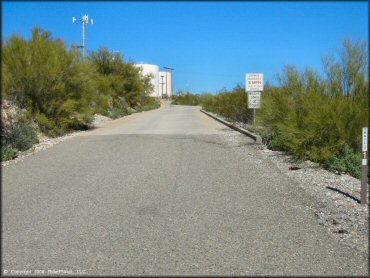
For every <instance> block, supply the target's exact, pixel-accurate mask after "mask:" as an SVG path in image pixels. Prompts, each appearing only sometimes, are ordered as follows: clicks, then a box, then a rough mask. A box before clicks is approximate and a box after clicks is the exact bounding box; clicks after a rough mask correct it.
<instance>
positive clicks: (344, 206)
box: [217, 115, 369, 256]
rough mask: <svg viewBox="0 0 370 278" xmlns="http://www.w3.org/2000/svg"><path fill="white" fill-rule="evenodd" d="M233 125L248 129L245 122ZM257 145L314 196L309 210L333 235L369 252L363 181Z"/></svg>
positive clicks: (263, 154) (271, 160) (269, 159)
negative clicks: (361, 196)
mask: <svg viewBox="0 0 370 278" xmlns="http://www.w3.org/2000/svg"><path fill="white" fill-rule="evenodd" d="M217 116H218V117H220V118H221V119H223V120H226V121H227V119H225V118H223V117H221V116H219V115H217ZM233 124H234V125H236V126H238V127H242V128H247V126H246V125H245V124H241V123H233ZM254 148H255V149H256V150H257V151H258V152H259V154H260V155H261V156H262V157H263V158H264V159H265V160H268V161H270V162H272V163H273V165H275V166H276V167H277V168H278V169H279V171H280V172H281V174H282V175H286V176H288V177H289V178H290V179H291V180H292V181H293V182H294V183H293V184H292V186H297V187H299V189H300V190H301V191H303V192H304V193H305V194H308V196H310V197H311V200H312V202H311V203H310V205H309V206H310V209H311V210H312V211H313V212H314V213H315V216H316V218H317V221H318V222H319V224H320V225H323V226H325V227H326V228H327V230H328V232H329V234H330V235H331V236H332V237H333V238H335V239H336V240H339V241H341V242H343V243H344V244H346V245H347V246H349V247H351V248H353V249H355V250H357V251H359V252H361V253H363V254H365V255H366V256H367V255H368V253H369V206H368V205H361V204H360V203H359V202H360V189H361V181H360V180H358V179H356V178H354V177H352V176H350V175H348V174H340V173H333V172H331V171H328V170H325V169H323V168H322V167H321V166H320V165H319V164H318V163H314V162H312V161H309V160H306V161H297V160H296V159H294V157H293V156H290V155H287V154H286V153H284V152H281V151H272V150H269V149H268V148H267V146H266V145H260V144H255V145H254Z"/></svg>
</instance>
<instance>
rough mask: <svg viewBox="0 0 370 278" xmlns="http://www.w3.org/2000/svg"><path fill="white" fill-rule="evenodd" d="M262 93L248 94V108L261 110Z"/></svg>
mask: <svg viewBox="0 0 370 278" xmlns="http://www.w3.org/2000/svg"><path fill="white" fill-rule="evenodd" d="M260 106H261V92H248V108H260Z"/></svg>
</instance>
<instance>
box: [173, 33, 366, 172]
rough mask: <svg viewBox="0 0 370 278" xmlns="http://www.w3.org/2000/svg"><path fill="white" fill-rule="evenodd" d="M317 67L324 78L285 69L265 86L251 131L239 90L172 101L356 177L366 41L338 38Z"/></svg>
mask: <svg viewBox="0 0 370 278" xmlns="http://www.w3.org/2000/svg"><path fill="white" fill-rule="evenodd" d="M322 65H323V70H324V74H320V73H319V72H317V71H315V70H313V69H312V68H309V67H307V68H306V69H304V70H303V71H300V70H298V69H297V67H295V66H285V67H284V68H283V70H282V73H281V74H279V75H278V76H277V81H278V85H277V86H271V85H270V84H269V83H268V82H266V85H265V88H264V91H263V93H262V106H261V108H260V109H257V110H256V126H255V127H253V126H251V123H252V119H253V110H252V109H247V107H248V97H247V94H246V93H245V90H244V88H242V87H240V86H237V87H235V88H234V89H233V90H231V91H227V92H222V93H218V94H216V95H212V94H203V95H188V96H186V98H185V97H179V99H178V100H175V101H174V103H178V104H186V103H185V102H187V101H188V100H189V101H188V103H187V104H192V103H195V102H196V105H202V106H203V109H205V110H206V111H210V112H214V113H217V114H219V115H221V116H223V117H225V118H227V119H228V120H230V121H234V122H240V123H245V124H247V125H249V128H250V129H252V130H253V131H254V132H256V133H258V134H260V135H261V137H262V138H263V139H264V142H266V144H267V145H268V147H269V148H270V149H272V150H280V151H285V152H287V153H289V154H291V155H293V156H294V157H296V158H297V159H309V160H311V161H314V162H319V163H321V164H322V165H324V166H325V167H326V168H327V169H330V170H332V171H338V172H345V173H349V174H351V175H352V176H354V177H356V178H359V177H360V175H361V131H362V127H366V126H368V117H369V80H368V78H367V77H368V53H367V43H366V42H364V41H359V42H352V41H350V40H344V42H343V46H342V48H341V49H340V50H339V51H338V53H336V55H330V56H326V57H323V58H322ZM193 100H197V101H193Z"/></svg>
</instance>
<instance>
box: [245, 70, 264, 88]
mask: <svg viewBox="0 0 370 278" xmlns="http://www.w3.org/2000/svg"><path fill="white" fill-rule="evenodd" d="M245 79H246V82H245V90H246V91H247V92H261V91H263V73H247V74H246V77H245Z"/></svg>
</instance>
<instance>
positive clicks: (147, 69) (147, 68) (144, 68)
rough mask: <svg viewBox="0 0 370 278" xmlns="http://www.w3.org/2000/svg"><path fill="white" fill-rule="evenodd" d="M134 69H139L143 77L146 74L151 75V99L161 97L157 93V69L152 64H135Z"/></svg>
mask: <svg viewBox="0 0 370 278" xmlns="http://www.w3.org/2000/svg"><path fill="white" fill-rule="evenodd" d="M135 67H138V68H141V73H142V75H143V76H146V75H148V74H151V75H152V80H151V83H152V85H153V91H152V92H151V94H150V96H151V97H161V95H160V92H159V67H158V66H157V65H152V64H144V63H141V64H136V65H135Z"/></svg>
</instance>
